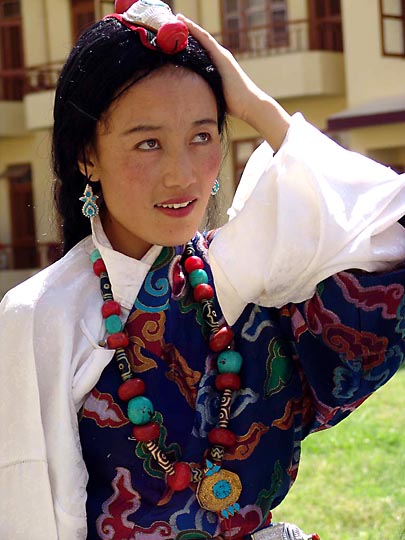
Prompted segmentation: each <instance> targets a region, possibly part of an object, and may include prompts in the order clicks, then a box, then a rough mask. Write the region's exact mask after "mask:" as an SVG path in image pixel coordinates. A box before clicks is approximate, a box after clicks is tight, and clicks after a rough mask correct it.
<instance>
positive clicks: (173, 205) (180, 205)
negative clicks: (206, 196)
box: [155, 200, 194, 210]
mask: <svg viewBox="0 0 405 540" xmlns="http://www.w3.org/2000/svg"><path fill="white" fill-rule="evenodd" d="M193 202H194V200H190V201H185V202H176V203H160V204H156V205H155V206H156V207H157V208H170V209H172V210H178V209H179V208H186V207H187V206H189V205H190V204H191V203H193Z"/></svg>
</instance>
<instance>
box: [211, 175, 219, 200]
mask: <svg viewBox="0 0 405 540" xmlns="http://www.w3.org/2000/svg"><path fill="white" fill-rule="evenodd" d="M218 191H219V182H218V178H215V182H214V185H213V186H212V189H211V195H212V196H213V197H215V195H216V194H217V193H218Z"/></svg>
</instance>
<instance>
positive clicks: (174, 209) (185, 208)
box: [155, 197, 197, 217]
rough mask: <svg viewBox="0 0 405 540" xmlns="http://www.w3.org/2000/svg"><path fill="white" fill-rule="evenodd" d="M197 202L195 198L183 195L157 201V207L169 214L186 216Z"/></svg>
mask: <svg viewBox="0 0 405 540" xmlns="http://www.w3.org/2000/svg"><path fill="white" fill-rule="evenodd" d="M196 202H197V199H195V198H185V197H182V198H178V199H170V200H167V201H162V202H161V203H157V204H155V208H156V209H157V210H159V212H162V213H163V214H166V215H167V216H173V217H186V216H188V215H189V214H190V213H191V212H192V211H193V208H194V206H195V203H196Z"/></svg>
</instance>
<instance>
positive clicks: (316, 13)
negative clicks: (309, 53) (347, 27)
mask: <svg viewBox="0 0 405 540" xmlns="http://www.w3.org/2000/svg"><path fill="white" fill-rule="evenodd" d="M309 18H310V47H311V49H313V50H317V51H343V33H342V17H341V11H340V0H310V2H309Z"/></svg>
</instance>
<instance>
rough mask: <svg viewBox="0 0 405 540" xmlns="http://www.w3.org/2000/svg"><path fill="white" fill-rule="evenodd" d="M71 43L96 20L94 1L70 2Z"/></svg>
mask: <svg viewBox="0 0 405 540" xmlns="http://www.w3.org/2000/svg"><path fill="white" fill-rule="evenodd" d="M71 2H72V29H73V42H76V41H77V39H78V38H79V37H80V36H81V34H83V32H84V31H85V30H86V29H87V28H88V27H89V26H90V25H92V24H93V23H94V21H95V20H96V12H95V5H94V0H71Z"/></svg>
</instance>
